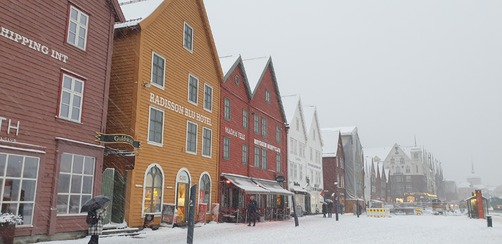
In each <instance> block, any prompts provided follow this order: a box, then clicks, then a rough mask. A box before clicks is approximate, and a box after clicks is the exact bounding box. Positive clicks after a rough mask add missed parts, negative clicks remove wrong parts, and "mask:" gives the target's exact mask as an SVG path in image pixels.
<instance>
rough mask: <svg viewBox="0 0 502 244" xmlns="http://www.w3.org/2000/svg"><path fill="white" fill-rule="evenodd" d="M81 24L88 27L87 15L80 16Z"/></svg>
mask: <svg viewBox="0 0 502 244" xmlns="http://www.w3.org/2000/svg"><path fill="white" fill-rule="evenodd" d="M80 24H81V25H83V26H87V16H85V15H83V14H82V15H80Z"/></svg>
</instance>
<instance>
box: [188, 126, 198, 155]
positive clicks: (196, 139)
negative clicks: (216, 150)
mask: <svg viewBox="0 0 502 244" xmlns="http://www.w3.org/2000/svg"><path fill="white" fill-rule="evenodd" d="M188 124H194V125H195V127H196V128H195V152H192V151H188ZM198 141H199V125H198V124H197V123H194V122H192V121H187V126H186V130H185V152H186V153H189V154H193V155H197V142H198Z"/></svg>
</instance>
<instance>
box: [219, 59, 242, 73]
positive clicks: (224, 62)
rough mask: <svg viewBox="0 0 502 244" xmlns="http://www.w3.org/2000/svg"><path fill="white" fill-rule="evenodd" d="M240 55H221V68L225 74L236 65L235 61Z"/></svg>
mask: <svg viewBox="0 0 502 244" xmlns="http://www.w3.org/2000/svg"><path fill="white" fill-rule="evenodd" d="M239 57H240V56H233V55H231V56H225V57H220V64H221V70H222V71H223V76H227V73H228V72H229V71H230V69H231V68H232V67H233V66H234V64H235V62H237V59H239Z"/></svg>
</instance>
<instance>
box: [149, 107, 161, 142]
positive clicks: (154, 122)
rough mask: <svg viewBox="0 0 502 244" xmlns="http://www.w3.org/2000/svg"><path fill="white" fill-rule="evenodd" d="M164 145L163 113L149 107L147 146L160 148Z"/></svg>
mask: <svg viewBox="0 0 502 244" xmlns="http://www.w3.org/2000/svg"><path fill="white" fill-rule="evenodd" d="M163 143H164V111H163V110H160V109H158V108H155V107H152V106H150V115H149V120H148V144H152V145H157V146H162V145H163Z"/></svg>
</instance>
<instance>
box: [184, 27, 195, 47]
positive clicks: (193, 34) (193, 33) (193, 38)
mask: <svg viewBox="0 0 502 244" xmlns="http://www.w3.org/2000/svg"><path fill="white" fill-rule="evenodd" d="M186 26H188V27H190V29H192V49H188V48H187V47H185V27H186ZM194 36H195V30H194V29H193V27H192V26H191V25H189V24H188V23H187V22H186V21H184V24H183V48H185V49H186V50H187V51H189V52H190V53H193V48H194V44H195V43H194V40H195V37H194Z"/></svg>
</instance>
